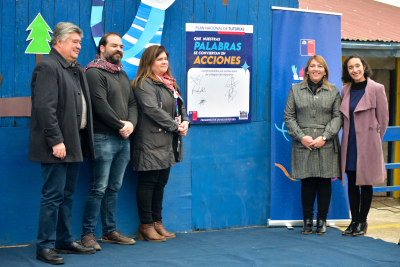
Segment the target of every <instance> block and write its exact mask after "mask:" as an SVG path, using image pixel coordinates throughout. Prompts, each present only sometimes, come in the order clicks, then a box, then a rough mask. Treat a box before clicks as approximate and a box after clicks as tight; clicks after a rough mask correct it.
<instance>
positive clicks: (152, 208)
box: [136, 168, 170, 224]
mask: <svg viewBox="0 0 400 267" xmlns="http://www.w3.org/2000/svg"><path fill="white" fill-rule="evenodd" d="M169 171H170V168H167V169H164V170H156V171H139V172H138V174H139V183H138V187H137V190H136V200H137V205H138V211H139V220H140V223H142V224H152V223H153V222H158V221H161V220H162V217H161V210H162V202H163V197H164V187H165V185H166V184H167V182H168V177H169Z"/></svg>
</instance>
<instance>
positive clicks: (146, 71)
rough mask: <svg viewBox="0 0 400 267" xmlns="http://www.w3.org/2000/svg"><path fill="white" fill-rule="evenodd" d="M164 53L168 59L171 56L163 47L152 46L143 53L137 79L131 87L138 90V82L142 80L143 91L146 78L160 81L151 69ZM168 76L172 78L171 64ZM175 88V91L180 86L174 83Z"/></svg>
mask: <svg viewBox="0 0 400 267" xmlns="http://www.w3.org/2000/svg"><path fill="white" fill-rule="evenodd" d="M163 52H164V53H165V54H166V55H167V58H168V57H169V54H168V52H167V50H165V47H164V46H162V45H152V46H149V47H148V48H146V49H145V50H144V51H143V54H142V56H141V57H140V62H139V67H138V70H137V72H136V76H135V79H134V80H133V81H132V83H131V87H132V89H133V90H135V89H136V87H137V85H138V81H139V80H140V79H142V82H141V83H140V88H141V89H143V81H144V80H145V79H146V78H150V79H152V80H154V81H159V79H157V78H156V76H155V75H154V73H153V71H152V70H151V67H152V66H153V64H154V62H155V61H156V59H157V58H158V56H159V55H160V54H161V53H163ZM167 74H168V76H170V77H171V78H172V75H171V67H170V65H169V64H168V70H167ZM174 87H175V89H176V88H178V86H177V84H176V83H175V82H174Z"/></svg>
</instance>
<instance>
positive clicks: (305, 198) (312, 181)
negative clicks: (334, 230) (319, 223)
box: [301, 177, 332, 220]
mask: <svg viewBox="0 0 400 267" xmlns="http://www.w3.org/2000/svg"><path fill="white" fill-rule="evenodd" d="M331 195H332V185H331V179H329V178H320V177H309V178H305V179H301V202H302V204H303V219H312V218H313V215H314V202H315V196H317V204H318V213H317V220H326V216H327V215H328V210H329V204H330V203H331Z"/></svg>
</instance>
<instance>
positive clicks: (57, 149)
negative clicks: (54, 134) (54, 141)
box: [53, 143, 67, 160]
mask: <svg viewBox="0 0 400 267" xmlns="http://www.w3.org/2000/svg"><path fill="white" fill-rule="evenodd" d="M66 155H67V151H66V150H65V145H64V143H59V144H58V145H55V146H53V156H54V157H56V158H59V159H61V160H63V159H64V158H65V156H66Z"/></svg>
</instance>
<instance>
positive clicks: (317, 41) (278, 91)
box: [269, 7, 350, 226]
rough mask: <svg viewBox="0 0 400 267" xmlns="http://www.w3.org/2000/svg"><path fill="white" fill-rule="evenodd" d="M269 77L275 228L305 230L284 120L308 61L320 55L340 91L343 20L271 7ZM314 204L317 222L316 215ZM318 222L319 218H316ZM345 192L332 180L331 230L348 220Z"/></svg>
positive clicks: (318, 13) (272, 222) (272, 191)
mask: <svg viewBox="0 0 400 267" xmlns="http://www.w3.org/2000/svg"><path fill="white" fill-rule="evenodd" d="M273 9H274V10H273V27H272V68H271V69H272V71H271V92H272V93H271V217H270V220H269V225H271V226H300V225H302V224H303V214H302V204H301V194H300V186H301V182H300V180H299V179H296V177H292V176H291V174H290V158H291V146H292V138H291V137H290V136H289V135H288V133H287V130H286V127H285V123H284V119H283V115H284V108H285V104H286V98H287V96H288V93H289V91H290V88H291V86H292V85H293V84H296V83H300V82H301V81H302V80H303V77H304V75H306V74H305V73H306V70H305V69H304V67H305V66H306V64H307V61H308V60H309V58H310V56H313V55H321V56H322V57H323V58H324V59H325V60H326V62H327V65H328V68H329V82H330V83H333V84H336V85H337V86H338V88H341V87H342V86H341V84H342V83H341V79H340V76H341V62H342V61H341V30H340V14H333V13H320V12H318V11H310V10H299V9H288V8H279V7H273ZM316 205H317V204H316V202H315V207H314V216H315V214H316V211H317V206H316ZM314 218H315V217H314ZM349 218H350V217H349V205H348V198H347V190H346V188H344V187H343V186H342V183H341V181H340V180H339V179H337V178H336V177H332V198H331V205H330V207H329V212H328V218H327V220H328V222H327V223H328V225H338V224H343V225H346V224H348V223H349V222H350V220H349Z"/></svg>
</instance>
